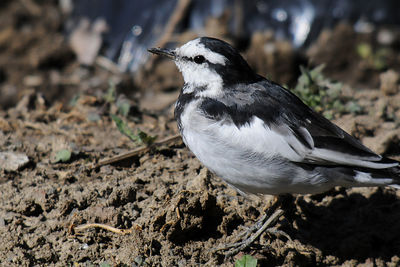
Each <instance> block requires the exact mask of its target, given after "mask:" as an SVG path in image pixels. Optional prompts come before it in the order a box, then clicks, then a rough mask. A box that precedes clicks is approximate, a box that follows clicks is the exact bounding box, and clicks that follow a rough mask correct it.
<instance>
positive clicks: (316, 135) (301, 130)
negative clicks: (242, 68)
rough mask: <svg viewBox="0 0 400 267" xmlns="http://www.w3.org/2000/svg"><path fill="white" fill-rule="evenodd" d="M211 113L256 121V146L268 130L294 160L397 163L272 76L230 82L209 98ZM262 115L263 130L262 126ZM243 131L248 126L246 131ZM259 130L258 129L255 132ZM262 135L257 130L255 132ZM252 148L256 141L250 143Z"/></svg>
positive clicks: (282, 153)
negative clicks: (216, 97) (222, 92)
mask: <svg viewBox="0 0 400 267" xmlns="http://www.w3.org/2000/svg"><path fill="white" fill-rule="evenodd" d="M202 109H203V110H204V113H205V114H206V115H207V116H209V117H210V118H212V117H214V118H217V117H218V118H219V119H221V118H223V117H224V116H225V118H226V119H227V120H232V122H233V123H234V124H235V125H236V126H237V127H238V128H239V129H240V128H242V127H253V128H255V127H258V129H254V130H253V131H252V136H248V137H249V138H257V139H255V140H254V141H255V142H254V150H257V151H258V150H259V148H256V146H260V145H261V146H263V145H265V146H266V147H264V149H266V150H268V149H269V147H267V146H271V143H269V142H267V143H263V141H262V140H265V139H266V138H264V136H262V135H265V136H267V135H268V136H269V139H270V140H271V139H273V141H274V145H280V146H281V149H277V150H276V151H275V153H277V154H280V156H282V157H284V158H287V159H289V160H291V161H294V162H299V163H307V164H320V165H348V166H357V167H364V168H372V169H384V168H390V167H394V166H398V162H396V161H394V160H390V159H386V158H382V157H381V156H379V155H377V154H375V153H374V152H372V151H371V150H370V149H368V148H367V147H365V146H363V145H362V144H361V143H360V142H359V141H358V140H357V139H356V138H354V137H352V136H351V135H349V134H348V133H346V132H345V131H343V130H342V129H341V128H339V127H338V126H336V125H335V124H333V123H332V122H330V121H329V120H327V119H326V118H324V117H323V116H322V115H320V114H318V113H316V112H315V111H313V110H312V109H311V108H309V107H308V106H307V105H305V104H304V103H303V102H302V101H301V100H300V99H299V98H298V97H297V96H295V95H294V94H292V93H291V92H289V91H288V90H286V89H285V88H283V87H281V86H280V85H278V84H275V83H273V82H271V81H269V80H266V79H265V80H261V81H259V82H257V83H253V84H247V85H245V84H241V85H237V86H235V87H232V88H230V91H229V92H226V94H225V97H224V98H222V99H220V100H213V99H208V100H207V101H204V102H203V104H202ZM260 120H261V121H262V124H263V127H264V129H263V130H260V129H259V128H260V123H255V121H260ZM242 132H243V134H246V133H248V132H249V131H242ZM254 133H256V134H254ZM257 134H258V136H254V135H257ZM246 149H252V147H250V148H249V147H246Z"/></svg>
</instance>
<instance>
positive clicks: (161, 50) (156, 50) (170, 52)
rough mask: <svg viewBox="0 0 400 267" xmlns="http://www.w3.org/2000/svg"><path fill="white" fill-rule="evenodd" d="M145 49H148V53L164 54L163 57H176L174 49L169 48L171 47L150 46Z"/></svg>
mask: <svg viewBox="0 0 400 267" xmlns="http://www.w3.org/2000/svg"><path fill="white" fill-rule="evenodd" d="M147 51H149V52H150V53H153V54H156V55H160V56H164V57H167V58H170V59H172V60H174V59H175V58H176V54H175V51H174V50H171V49H165V48H150V49H148V50H147Z"/></svg>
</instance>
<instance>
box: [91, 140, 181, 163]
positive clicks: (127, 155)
mask: <svg viewBox="0 0 400 267" xmlns="http://www.w3.org/2000/svg"><path fill="white" fill-rule="evenodd" d="M180 139H181V136H180V135H179V134H177V135H174V136H171V137H167V138H165V139H163V140H161V141H158V142H154V143H153V144H151V145H150V146H145V147H139V148H136V149H134V150H131V151H129V152H127V153H125V154H122V155H118V156H115V157H112V158H109V159H105V160H101V161H99V163H97V164H95V165H94V166H93V167H92V169H96V168H100V167H101V166H104V165H109V164H113V163H117V162H121V161H123V160H125V159H128V158H131V157H134V156H137V155H139V154H142V153H147V152H148V151H150V150H151V149H153V148H155V147H159V146H161V145H165V144H168V143H170V144H176V143H177V142H178V141H179V140H180Z"/></svg>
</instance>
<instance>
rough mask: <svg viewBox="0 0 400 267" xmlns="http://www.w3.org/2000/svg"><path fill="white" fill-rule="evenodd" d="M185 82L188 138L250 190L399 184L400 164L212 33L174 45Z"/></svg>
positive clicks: (182, 107)
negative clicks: (365, 143) (257, 68)
mask: <svg viewBox="0 0 400 267" xmlns="http://www.w3.org/2000/svg"><path fill="white" fill-rule="evenodd" d="M149 51H150V52H152V53H154V54H159V55H163V56H167V57H168V58H171V59H172V60H174V62H175V64H176V66H177V67H178V69H179V70H180V71H181V72H182V75H183V78H184V81H185V84H184V86H183V88H182V91H181V93H180V96H179V98H178V101H177V102H176V106H175V118H176V120H177V122H178V126H179V130H180V133H181V135H182V137H183V141H184V143H185V144H186V145H187V146H188V147H189V149H190V150H191V151H192V152H193V153H194V154H195V155H196V156H197V158H198V159H199V160H200V161H201V162H202V163H203V164H204V165H205V166H206V167H207V168H209V169H210V170H211V171H212V172H214V173H215V174H217V175H218V176H219V177H221V178H222V179H224V180H225V181H226V182H227V183H228V184H230V185H232V186H233V187H235V188H236V189H237V190H239V191H241V192H244V193H253V194H273V195H279V194H284V193H300V194H315V193H321V192H324V191H327V190H329V189H331V188H332V187H334V186H345V187H362V186H386V185H393V186H395V185H397V184H400V167H399V162H397V161H395V160H392V159H388V158H385V157H382V156H380V155H377V154H375V153H374V152H372V151H371V150H370V149H368V148H367V147H365V146H363V145H362V144H361V143H360V142H359V141H358V140H357V139H355V138H354V137H352V136H351V135H349V134H348V133H346V132H345V131H343V130H342V129H341V128H339V127H338V126H336V125H335V124H333V123H332V122H330V121H329V120H327V119H326V118H324V117H323V116H321V115H320V114H318V113H316V112H315V111H314V110H312V109H311V108H310V107H308V106H307V105H305V104H304V103H303V102H302V101H301V100H300V99H299V98H298V97H297V96H295V95H294V94H292V93H291V92H290V91H288V90H286V89H285V88H283V87H282V86H280V85H279V84H276V83H274V82H272V81H270V80H268V79H266V78H264V77H262V76H260V75H258V74H256V73H255V72H254V71H253V70H252V69H251V68H250V66H249V65H248V64H247V62H246V61H245V60H244V59H243V58H242V56H241V55H240V54H239V52H238V51H237V50H236V49H234V48H233V47H232V46H230V45H229V44H228V43H226V42H224V41H221V40H218V39H214V38H208V37H201V38H197V39H194V40H192V41H189V42H188V43H186V44H184V45H183V46H181V47H178V48H176V49H174V50H168V49H160V48H152V49H149Z"/></svg>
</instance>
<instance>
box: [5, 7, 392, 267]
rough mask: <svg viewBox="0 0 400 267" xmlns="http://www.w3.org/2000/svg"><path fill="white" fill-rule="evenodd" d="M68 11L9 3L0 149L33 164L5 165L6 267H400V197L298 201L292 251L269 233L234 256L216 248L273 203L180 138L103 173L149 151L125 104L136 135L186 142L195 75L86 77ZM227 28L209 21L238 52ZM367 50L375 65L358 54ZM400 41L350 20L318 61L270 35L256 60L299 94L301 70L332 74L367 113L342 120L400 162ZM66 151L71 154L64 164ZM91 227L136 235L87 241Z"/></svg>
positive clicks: (315, 50)
mask: <svg viewBox="0 0 400 267" xmlns="http://www.w3.org/2000/svg"><path fill="white" fill-rule="evenodd" d="M55 2H56V1H33V0H21V1H2V2H1V4H0V62H1V63H0V94H1V99H0V152H11V153H23V154H26V155H27V156H28V159H29V162H28V163H27V164H25V165H24V166H22V167H21V168H18V169H15V170H10V169H8V170H6V169H4V168H3V167H2V166H0V240H1V242H0V263H1V264H0V265H1V266H53V265H55V266H66V265H68V266H92V265H100V264H108V265H104V266H199V265H206V266H219V265H221V266H232V265H233V263H234V262H235V260H236V259H237V258H239V257H241V255H243V254H250V255H252V256H253V257H255V258H257V259H258V263H259V266H277V265H281V266H327V265H328V266H356V265H362V266H398V265H399V264H400V223H399V221H400V191H398V190H395V189H394V188H375V187H374V188H353V189H345V188H334V189H332V190H331V191H329V192H326V193H324V194H320V195H304V196H285V197H284V199H283V202H282V209H283V210H284V214H283V216H281V217H280V218H279V221H278V222H277V224H276V227H277V229H279V230H282V231H284V232H286V233H287V234H288V235H289V236H290V238H291V240H289V239H287V238H286V237H285V236H284V235H279V234H271V233H264V234H263V235H261V237H260V239H258V240H256V242H255V243H254V244H252V245H251V246H250V247H249V248H247V249H245V250H244V251H243V252H240V253H239V254H238V255H235V256H233V257H228V258H225V256H224V252H223V251H215V250H214V249H215V248H218V247H219V246H221V245H224V244H227V243H231V242H233V241H235V238H236V237H237V236H238V235H239V233H240V232H242V231H243V230H245V229H246V227H249V226H251V225H252V224H254V223H255V222H256V221H257V219H258V218H259V217H260V216H261V215H262V214H264V213H265V212H267V213H269V214H270V213H271V214H272V212H273V211H272V210H270V209H268V208H269V207H270V206H271V203H272V202H273V197H272V196H242V195H240V194H239V193H237V192H236V191H235V190H234V189H232V188H230V187H229V186H227V185H226V184H225V183H224V182H223V181H221V180H220V179H219V178H218V177H216V176H214V175H213V174H212V173H210V172H209V171H208V170H207V169H206V168H205V167H204V166H202V164H201V163H200V162H199V161H198V160H197V159H196V158H195V157H194V156H193V154H192V153H191V152H190V151H189V150H188V149H187V148H186V147H185V146H184V145H183V144H182V142H181V141H176V142H172V143H166V144H164V145H161V146H158V147H156V148H154V149H151V150H150V151H144V152H142V153H139V154H137V155H135V156H133V157H130V158H128V159H126V160H124V161H120V162H116V163H114V164H111V165H104V166H101V167H95V165H96V164H98V163H99V162H100V161H102V160H104V159H107V158H110V157H113V156H116V155H120V154H123V153H125V152H128V151H130V150H133V149H136V148H137V147H138V146H140V145H138V144H136V143H134V142H132V141H131V140H130V139H129V138H127V137H126V136H124V135H123V134H121V133H120V132H119V131H118V128H117V126H116V124H115V123H114V122H113V120H112V119H111V114H119V113H118V110H119V107H120V106H121V103H125V104H128V105H129V107H130V108H129V113H128V114H127V115H126V116H125V117H123V119H124V120H125V121H127V125H128V126H129V127H130V128H131V129H133V130H134V131H137V130H138V129H140V130H141V131H144V132H146V133H148V134H149V135H152V136H157V140H161V139H163V138H167V137H170V136H173V135H176V134H177V133H178V132H177V127H176V123H175V121H174V119H173V103H174V101H175V99H176V97H177V95H178V93H179V87H180V86H182V79H181V77H180V74H179V73H178V71H177V70H176V69H175V67H174V66H173V64H172V63H171V62H167V61H159V60H156V61H155V62H154V64H153V65H152V66H150V67H149V68H148V69H147V70H146V71H145V72H143V73H140V74H137V75H135V77H132V76H131V75H128V74H120V73H116V72H113V71H110V70H108V69H104V68H103V67H102V66H99V65H97V64H96V65H94V66H93V67H90V68H88V67H82V66H80V65H79V64H78V62H76V59H75V57H74V54H73V52H72V51H71V49H70V48H69V46H68V44H67V43H68V42H67V40H66V38H65V37H64V35H63V33H64V29H63V26H62V25H63V19H64V18H63V15H62V13H61V11H60V10H59V8H58V6H57V5H56V4H55ZM218 23H220V24H221V23H223V20H210V22H209V25H211V26H210V27H211V29H212V30H213V31H210V30H209V32H211V33H212V34H213V35H214V36H216V37H220V38H225V39H227V40H229V36H226V33H225V32H224V31H223V27H221V29H222V30H220V31H218V30H217V29H218V27H216V26H215V25H218ZM206 33H208V31H207V29H206ZM211 33H210V34H211ZM382 36H383V37H382ZM388 36H389V37H391V38H392V39H390V38H389V41H390V42H388ZM192 37H193V34H192V33H184V34H182V35H181V36H179V38H180V39H179V38H178V39H179V40H181V41H182V42H183V41H184V40H188V39H190V38H192ZM385 38H386V39H385ZM379 40H381V41H379ZM360 44H367V45H369V46H370V47H372V53H373V55H367V56H366V57H364V58H363V57H360V56H359V55H358V54H357V52H356V51H357V47H359V45H360ZM399 44H400V38H399V33H398V31H396V29H382V30H376V31H373V32H370V33H363V34H360V33H358V34H357V33H355V32H354V31H353V30H352V27H350V26H348V25H346V24H341V25H339V26H337V27H336V28H335V29H333V30H330V31H325V32H324V33H323V34H322V35H321V37H320V38H319V40H318V41H317V42H316V43H315V44H314V45H313V46H312V47H311V48H309V49H308V50H307V51H306V52H305V53H301V52H300V53H299V52H298V51H294V50H293V49H292V47H291V46H290V44H289V43H286V42H284V41H281V40H275V39H274V37H273V33H271V32H267V33H259V34H255V35H254V36H253V38H252V40H251V43H250V44H249V45H248V47H247V48H246V49H245V50H244V51H243V55H244V56H245V57H246V58H247V59H248V61H249V63H250V64H251V65H252V66H253V67H254V68H255V69H256V70H257V71H258V72H259V73H262V74H263V75H268V77H270V78H272V79H274V80H276V81H279V82H281V83H286V84H289V85H292V84H293V83H294V82H295V81H296V78H297V76H298V74H299V63H301V62H310V64H313V65H317V64H321V63H325V64H326V68H325V74H326V75H327V76H328V77H331V78H335V79H338V80H340V81H341V82H343V83H344V87H343V94H344V95H346V96H347V97H351V98H352V99H354V100H355V101H357V103H358V104H359V105H360V106H361V107H362V110H363V111H362V112H361V113H358V114H342V115H338V116H337V117H336V119H335V122H336V123H338V125H340V126H341V127H343V128H344V129H345V130H346V131H348V132H349V133H351V134H353V135H354V136H356V137H357V138H359V139H360V140H361V141H362V142H363V143H364V144H366V145H367V146H369V147H370V148H371V149H373V150H374V151H376V152H378V153H383V154H385V155H387V156H390V157H392V158H395V159H400V157H399V155H400V146H399V140H400V128H399V123H400V120H399V119H398V118H400V90H399V84H398V82H399V78H398V76H396V74H398V73H399V70H400V65H399V62H400V60H399V59H400V50H399V47H400V46H399ZM381 48H383V49H384V51H385V52H384V53H383V52H382V53H381V52H379V53H381V54H379V55H378V52H377V51H381V50H380V49H381ZM375 52H376V53H375ZM374 53H375V54H374ZM378 57H379V58H378ZM380 57H382V58H380ZM377 60H383V64H384V65H383V66H382V65H377V62H376V61H377ZM378 63H381V62H378ZM393 76H394V77H393ZM110 81H111V82H112V83H113V84H115V88H116V96H115V99H114V97H112V96H111V97H110V94H109V92H110V91H108V90H109V88H110ZM379 87H381V88H379ZM119 116H121V117H122V115H119ZM62 149H67V150H69V151H71V152H72V156H71V158H70V159H69V160H68V161H66V162H56V160H55V158H56V156H57V152H58V151H60V150H62ZM94 223H97V224H103V225H107V226H111V227H115V228H117V229H124V231H122V232H112V231H109V230H107V229H103V228H99V227H91V226H90V225H87V228H83V229H82V225H85V224H94Z"/></svg>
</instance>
